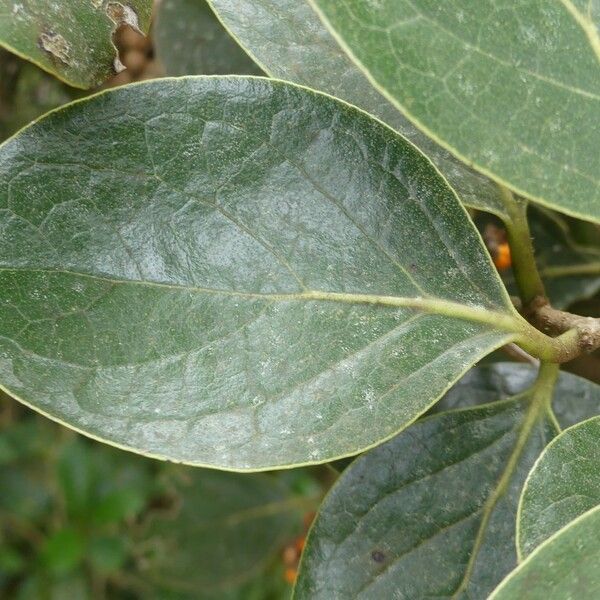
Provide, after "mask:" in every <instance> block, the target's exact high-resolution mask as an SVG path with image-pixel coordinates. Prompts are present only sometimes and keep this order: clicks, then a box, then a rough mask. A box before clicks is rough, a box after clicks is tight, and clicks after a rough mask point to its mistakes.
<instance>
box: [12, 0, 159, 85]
mask: <svg viewBox="0 0 600 600" xmlns="http://www.w3.org/2000/svg"><path fill="white" fill-rule="evenodd" d="M151 12H152V1H151V0H123V1H122V2H120V1H116V0H56V1H54V2H49V1H48V0H24V1H22V2H16V1H13V0H0V46H4V47H5V48H7V49H8V50H11V51H12V52H15V53H16V54H18V55H19V56H21V57H22V58H26V59H28V60H30V61H31V62H33V63H35V64H36V65H38V66H39V67H41V68H42V69H44V70H46V71H48V72H50V73H52V74H53V75H56V76H57V77H58V78H59V79H62V80H63V81H65V82H67V83H69V84H71V85H73V86H75V87H80V88H90V87H94V86H96V85H99V84H100V83H102V82H103V81H104V80H105V79H107V78H108V77H109V76H110V75H111V74H114V73H115V71H117V70H118V56H117V50H116V48H115V46H114V45H113V40H112V36H113V34H114V32H115V31H116V29H117V28H118V27H120V26H122V25H128V26H131V27H134V28H135V29H137V30H139V31H142V32H145V31H147V30H148V27H149V26H150V16H151Z"/></svg>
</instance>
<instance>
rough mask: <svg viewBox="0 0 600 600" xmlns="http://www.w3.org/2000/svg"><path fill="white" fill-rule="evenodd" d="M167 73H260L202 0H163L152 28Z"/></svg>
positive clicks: (155, 44)
mask: <svg viewBox="0 0 600 600" xmlns="http://www.w3.org/2000/svg"><path fill="white" fill-rule="evenodd" d="M153 33H154V36H153V37H154V46H155V49H156V55H157V58H158V60H159V61H160V62H161V64H162V65H163V67H164V68H165V71H166V73H167V75H228V74H236V75H260V74H261V70H260V69H259V68H258V66H257V65H256V64H255V63H254V62H253V61H252V59H251V58H250V57H249V56H248V55H247V54H246V53H245V52H244V51H243V50H242V49H241V48H240V47H239V46H238V44H237V43H236V42H235V40H234V39H233V38H232V37H231V36H230V35H229V34H228V33H227V31H225V29H224V28H223V26H222V25H221V23H219V21H218V20H217V18H216V17H215V15H214V13H213V12H212V10H211V9H210V8H209V7H208V5H207V4H206V2H204V1H203V0H162V2H161V3H160V4H159V5H158V8H157V13H156V21H155V24H154V28H153Z"/></svg>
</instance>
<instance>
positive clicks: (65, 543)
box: [41, 527, 85, 575]
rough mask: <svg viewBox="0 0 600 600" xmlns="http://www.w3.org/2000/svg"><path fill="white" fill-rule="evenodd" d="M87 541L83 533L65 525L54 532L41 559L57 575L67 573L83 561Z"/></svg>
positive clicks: (45, 545) (43, 549)
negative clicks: (85, 541)
mask: <svg viewBox="0 0 600 600" xmlns="http://www.w3.org/2000/svg"><path fill="white" fill-rule="evenodd" d="M84 553H85V543H84V540H83V538H82V536H81V534H80V533H79V532H78V531H77V530H75V529H73V528H71V527H65V528H64V529H60V530H59V531H57V532H56V533H53V534H52V535H51V536H50V537H49V538H48V539H47V540H46V542H45V544H44V547H43V548H42V551H41V560H42V563H43V565H44V566H45V568H46V569H48V570H49V571H50V572H51V573H53V574H55V575H66V574H68V573H69V572H71V571H73V570H74V569H76V568H77V567H78V566H79V565H80V564H81V562H82V561H83V558H84Z"/></svg>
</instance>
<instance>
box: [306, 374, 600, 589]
mask: <svg viewBox="0 0 600 600" xmlns="http://www.w3.org/2000/svg"><path fill="white" fill-rule="evenodd" d="M475 372H476V373H477V372H479V369H475ZM561 377H562V375H561ZM513 383H514V381H512V376H511V374H510V373H508V374H507V377H506V380H505V381H503V380H502V378H501V377H498V380H497V381H496V383H495V384H494V387H495V388H496V389H503V388H504V389H506V387H507V386H508V387H509V388H510V386H511V385H513ZM587 385H588V388H589V389H590V390H592V391H593V393H594V394H596V397H598V395H599V394H600V390H599V389H598V386H594V385H593V384H590V383H589V382H588V384H587ZM537 386H538V387H537V388H536V387H534V388H533V389H529V390H528V391H526V392H521V393H519V394H518V395H517V396H515V397H513V398H509V399H506V400H502V401H499V402H494V403H492V404H487V405H484V406H477V407H474V408H468V409H462V410H454V411H449V412H446V413H441V414H439V415H434V416H432V417H429V418H426V419H423V420H421V421H418V422H417V423H416V424H414V425H412V426H411V427H410V428H408V429H407V430H405V431H404V432H403V433H401V434H400V435H399V436H397V437H396V438H394V439H393V440H391V441H390V442H388V443H386V444H384V445H383V446H380V447H378V448H376V449H374V450H371V451H370V452H369V453H367V454H365V455H363V456H361V457H359V458H358V459H356V460H355V461H354V462H353V463H352V465H350V466H349V467H348V468H347V469H346V470H345V471H344V472H343V474H342V475H341V476H340V479H339V480H338V482H337V483H336V485H335V486H334V488H333V489H332V490H331V491H330V493H329V495H328V496H327V498H326V500H325V502H324V504H323V505H322V507H321V509H320V511H319V514H318V516H317V519H316V521H315V524H314V525H313V528H312V530H311V533H310V535H309V538H308V541H307V546H306V549H305V552H304V556H303V558H302V563H301V568H300V574H299V579H298V583H297V584H296V591H295V597H296V598H297V599H301V598H310V599H311V600H313V599H314V600H316V599H318V598H324V599H325V598H336V597H339V598H355V597H360V598H374V599H379V598H391V597H394V596H397V597H406V598H424V597H436V598H484V597H487V595H488V594H489V593H490V592H491V591H492V590H493V589H494V587H495V586H496V585H497V584H498V583H499V582H500V581H501V579H502V578H503V577H504V576H505V575H506V574H507V573H508V572H510V570H511V569H513V568H514V567H515V566H516V564H517V555H516V546H515V516H516V511H517V503H518V499H519V494H520V490H521V487H522V485H523V483H524V481H525V478H526V476H527V473H528V471H529V469H530V468H531V466H532V464H533V463H534V461H535V459H536V458H537V456H539V454H540V452H541V451H542V450H543V449H544V447H545V445H546V444H547V443H548V441H549V440H550V439H552V437H553V436H554V435H555V432H556V429H555V426H554V425H553V419H552V417H551V414H550V413H548V412H547V409H546V408H545V403H546V402H547V401H548V399H549V398H547V397H546V395H547V394H548V393H549V392H550V390H548V389H547V384H546V383H543V379H540V380H539V382H538V384H537ZM460 392H461V394H462V395H463V396H464V397H465V401H466V402H470V401H472V400H471V399H470V398H469V396H474V400H475V401H476V398H477V397H478V395H479V394H480V386H479V385H478V381H477V379H475V380H474V381H473V386H472V387H470V386H469V385H468V384H463V385H462V386H460ZM554 397H555V400H556V401H558V400H559V399H560V396H559V395H558V394H557V392H556V391H555V392H554Z"/></svg>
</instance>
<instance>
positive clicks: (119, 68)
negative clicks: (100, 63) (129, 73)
mask: <svg viewBox="0 0 600 600" xmlns="http://www.w3.org/2000/svg"><path fill="white" fill-rule="evenodd" d="M126 68H127V67H126V66H125V65H124V64H123V63H122V62H121V59H120V58H119V57H118V56H115V60H114V61H113V69H114V70H115V73H121V72H122V71H124V70H125V69H126Z"/></svg>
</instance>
